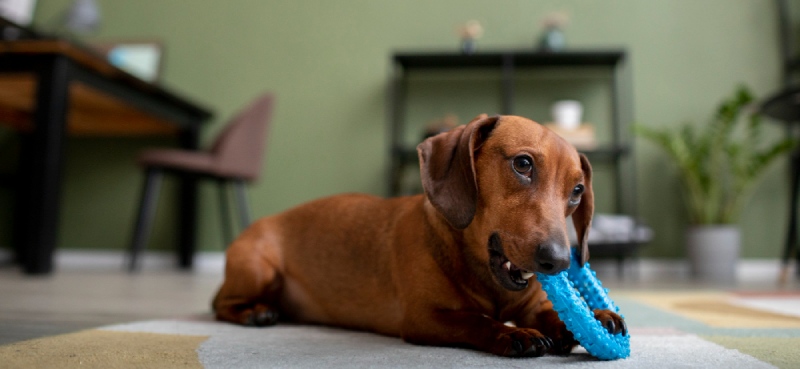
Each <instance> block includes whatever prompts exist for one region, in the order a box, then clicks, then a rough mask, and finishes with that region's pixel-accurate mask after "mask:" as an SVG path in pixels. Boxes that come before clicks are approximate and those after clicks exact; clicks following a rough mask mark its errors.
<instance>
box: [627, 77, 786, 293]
mask: <svg viewBox="0 0 800 369" xmlns="http://www.w3.org/2000/svg"><path fill="white" fill-rule="evenodd" d="M753 102H754V99H753V95H752V94H751V92H750V90H749V89H748V88H747V87H744V86H740V87H738V88H737V90H736V91H735V92H734V93H733V95H731V96H730V97H729V98H727V99H726V100H724V101H723V102H722V103H721V104H720V106H719V107H718V108H717V111H716V113H715V115H714V118H713V119H712V121H711V123H710V124H708V125H703V126H696V125H693V124H688V123H687V124H683V125H681V126H679V127H677V128H672V127H670V128H665V129H655V128H651V127H648V126H645V125H642V124H637V125H636V126H635V132H636V133H637V134H639V135H640V136H642V137H644V138H646V139H647V140H649V141H651V142H653V143H655V144H656V145H657V146H659V147H661V148H662V149H663V150H664V151H666V152H667V154H669V156H670V157H671V158H672V159H673V160H674V162H675V164H676V165H677V167H678V169H679V170H680V173H681V179H682V183H683V186H684V190H685V192H686V196H685V197H684V198H685V199H686V201H687V203H686V207H687V208H688V210H689V220H690V223H691V228H690V229H689V230H688V231H687V247H688V248H690V249H689V250H687V251H688V256H689V258H690V260H689V261H690V264H691V270H692V274H693V276H695V277H696V278H698V279H700V280H704V281H709V282H717V283H732V282H734V281H735V279H736V265H737V263H738V258H739V247H740V246H739V240H740V236H739V232H740V229H739V228H738V226H737V225H736V224H735V223H736V222H737V221H738V218H739V215H740V213H741V211H742V206H743V205H744V202H745V200H746V199H747V198H749V196H750V194H751V191H752V190H753V187H754V185H755V184H756V183H757V181H758V179H759V178H760V177H761V175H762V174H763V173H764V171H765V169H767V167H768V166H769V165H770V164H771V163H773V162H774V161H775V159H777V158H778V157H780V156H781V155H783V154H784V153H787V152H789V151H791V150H792V149H793V148H794V147H795V146H796V144H797V142H796V141H795V140H793V139H789V138H787V139H783V140H780V141H777V142H772V143H769V144H767V145H764V144H763V139H762V135H761V117H760V115H759V113H758V112H757V111H756V110H755V109H753V104H752V103H753ZM742 115H745V116H746V118H747V119H743V118H741V116H742ZM723 228H724V229H725V230H722V229H723Z"/></svg>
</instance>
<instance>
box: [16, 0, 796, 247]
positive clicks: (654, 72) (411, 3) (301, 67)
mask: <svg viewBox="0 0 800 369" xmlns="http://www.w3.org/2000/svg"><path fill="white" fill-rule="evenodd" d="M38 3H39V5H38V8H37V14H36V20H37V23H38V24H39V25H40V26H43V27H48V26H49V25H48V24H47V23H48V22H50V21H51V20H52V19H55V18H56V17H55V16H54V14H55V13H57V12H58V11H60V9H62V8H63V7H64V6H65V5H66V3H67V1H54V0H50V1H39V2H38ZM98 3H99V5H100V7H101V10H102V12H103V28H102V29H101V30H100V32H98V33H96V34H94V35H91V37H88V38H87V40H92V41H94V40H98V41H100V40H116V39H137V40H138V39H157V40H160V41H162V42H163V43H164V45H165V47H166V55H165V60H164V62H165V65H164V73H163V81H164V83H165V85H166V86H168V87H169V88H172V89H174V90H175V91H178V92H180V93H182V94H184V95H186V96H189V97H191V98H192V99H195V100H196V101H198V102H202V103H204V104H205V105H207V106H209V107H210V108H212V109H213V110H214V111H215V112H216V119H215V120H214V122H213V124H211V125H210V126H208V129H207V130H205V132H204V134H203V137H204V142H205V143H208V141H209V140H210V138H211V137H213V136H214V135H215V133H216V132H217V131H218V130H219V129H220V128H221V125H222V122H223V121H224V118H227V117H229V116H230V114H232V113H233V112H234V111H235V110H236V109H237V108H238V107H239V106H241V105H242V104H244V103H245V102H246V101H248V100H249V99H250V98H252V97H254V96H255V95H256V94H258V93H260V92H261V91H265V90H269V91H274V92H275V93H276V94H277V96H278V103H277V106H276V110H275V115H274V126H273V129H272V132H271V133H272V135H271V140H270V142H269V147H268V150H267V160H266V163H265V174H264V176H263V178H262V180H261V181H260V182H259V183H258V184H256V185H255V186H253V187H252V188H251V192H250V197H251V200H252V208H253V210H254V213H255V214H256V215H259V216H260V215H266V214H270V213H274V212H277V211H280V210H283V209H286V208H288V207H290V206H293V205H296V204H298V203H301V202H304V201H307V200H310V199H313V198H316V197H320V196H324V195H328V194H333V193H339V192H350V191H357V192H368V193H375V194H382V193H383V191H384V188H385V184H384V174H385V171H386V169H385V168H386V164H387V155H386V152H387V150H386V135H387V134H386V117H387V113H386V101H387V83H388V80H389V76H390V72H391V65H390V62H389V56H390V54H391V53H392V52H393V51H394V50H416V49H435V50H456V48H457V46H458V40H457V37H456V35H455V32H454V30H455V28H456V26H457V25H458V24H459V23H462V22H464V21H466V20H469V19H478V20H480V21H481V22H482V23H483V24H484V27H485V34H484V36H483V38H482V39H480V41H479V47H480V48H483V49H502V48H526V47H531V46H532V45H533V43H534V39H535V38H536V35H537V34H538V32H539V29H538V27H539V22H540V19H541V18H542V17H543V16H544V15H545V14H546V13H548V12H551V11H556V10H565V11H567V12H568V13H569V14H570V23H569V25H568V27H567V28H566V36H567V39H568V43H569V46H570V47H574V48H603V47H624V48H626V49H627V50H629V52H630V59H631V63H632V64H631V67H632V78H633V90H634V94H633V95H634V96H633V102H634V105H633V113H634V117H635V120H637V121H639V122H643V123H646V124H650V125H654V126H666V125H671V124H675V123H679V122H683V121H694V122H705V121H706V120H707V119H708V118H709V117H710V114H711V112H712V110H713V108H714V107H715V106H716V104H717V102H718V101H719V100H720V99H721V98H722V97H723V96H725V95H726V94H728V93H729V92H730V91H732V90H733V88H734V86H736V85H737V84H739V83H741V82H744V83H747V84H748V85H750V86H751V87H752V88H753V89H754V91H755V92H756V93H757V94H759V95H764V94H766V93H769V92H771V91H773V90H774V89H776V88H777V87H778V86H779V80H780V78H779V77H780V75H779V60H778V41H777V37H778V33H777V20H776V15H775V9H774V4H773V2H772V1H768V0H702V1H697V0H669V1H641V0H605V1H599V0H571V1H529V0H525V1H523V0H503V1H482V0H469V1H463V0H462V1H456V0H448V1H429V0H425V1H423V0H406V1H380V0H339V1H324V0H316V1H301V0H298V1H274V0H272V1H264V0H236V1H216V0H173V1H164V0H137V1H113V0H100V1H98ZM481 86H482V85H481V83H478V84H476V85H474V86H468V85H467V84H464V87H463V88H464V89H474V90H477V91H480V89H481ZM591 88H592V87H589V90H590V92H589V93H590V94H591V93H592V92H591ZM458 96H461V95H458ZM464 96H465V97H464V102H463V103H464V106H465V107H469V106H476V105H474V103H475V101H477V100H480V99H481V98H485V96H483V97H481V94H475V93H472V94H464ZM556 97H558V96H550V98H556ZM475 99H477V100H475ZM442 102H443V103H444V102H445V100H442ZM451 102H452V101H447V103H448V104H449V103H451ZM532 104H535V103H534V102H532ZM423 105H424V104H423ZM535 106H537V105H531V107H535ZM538 106H541V107H543V108H544V107H546V105H544V104H541V102H540V103H539V105H538ZM419 109H420V110H419V111H426V110H425V109H428V110H427V111H433V112H437V113H438V111H437V101H435V100H434V101H428V105H424V106H421V107H420V108H419ZM487 109H490V107H487ZM531 109H533V108H530V109H520V111H525V114H526V115H531V116H534V117H535V118H536V119H546V117H547V112H546V111H541V110H537V111H534V110H531ZM439 110H443V109H439ZM453 110H456V111H458V112H462V111H463V113H460V114H461V115H460V118H461V119H462V121H465V120H467V119H469V118H470V117H471V116H468V114H472V113H474V112H472V111H471V110H470V109H468V108H457V107H456V108H453ZM488 112H489V113H493V112H494V111H488ZM528 112H530V113H528ZM781 132H782V131H781V130H780V129H779V127H778V126H777V125H775V126H772V127H770V135H773V136H776V137H777V136H779V135H780V134H781ZM414 134H415V133H414ZM412 139H413V137H412ZM169 142H170V141H169V140H143V139H142V140H123V139H113V140H108V139H86V138H84V139H73V140H71V141H70V142H69V147H68V155H69V159H68V161H67V165H66V172H65V178H66V187H65V191H64V194H63V200H64V201H63V204H64V205H63V212H62V226H61V233H60V244H61V245H62V247H70V248H104V249H121V248H124V247H125V246H126V245H127V240H128V238H129V235H130V230H131V224H132V219H133V212H134V204H135V202H136V201H137V199H138V192H139V188H140V185H141V183H140V182H141V173H140V172H139V170H138V169H137V168H136V167H135V166H134V165H133V161H134V157H135V155H136V152H137V151H138V150H139V149H140V148H142V147H143V146H150V145H164V144H168V143H169ZM636 150H637V151H636V166H637V172H636V176H637V178H638V180H637V188H638V202H639V209H638V211H639V214H640V216H641V217H643V218H644V219H645V220H646V221H647V222H648V223H649V224H650V225H651V226H652V227H653V228H654V230H655V232H656V239H655V241H654V242H653V243H652V244H650V245H649V246H648V247H647V248H645V249H644V255H645V256H651V257H680V256H682V255H683V246H682V244H683V243H682V238H683V236H682V233H683V228H684V226H685V225H686V220H685V218H686V217H685V216H684V208H683V205H682V203H681V198H680V196H681V194H680V192H679V188H678V178H677V177H676V171H675V170H674V168H673V167H672V166H670V163H669V162H668V161H667V159H666V157H665V156H664V155H663V154H662V153H661V152H659V151H658V150H657V149H656V148H655V147H653V146H651V145H649V144H648V143H646V142H642V141H637V147H636ZM785 165H786V164H785V161H781V162H780V163H779V164H777V165H776V166H775V167H773V168H771V170H770V171H769V173H768V174H767V178H766V179H765V180H764V181H763V182H761V184H760V185H759V186H758V189H757V191H756V194H755V197H754V198H753V199H752V201H750V202H749V203H748V205H747V208H746V211H745V214H744V216H743V218H742V219H741V225H742V227H743V230H744V236H743V237H744V248H745V249H744V256H746V257H777V256H778V255H779V254H780V249H781V247H782V242H783V233H784V229H785V224H784V223H785V222H784V218H785V214H786V213H787V207H786V202H787V201H788V196H787V193H788V190H787V186H786V184H785V182H786V175H785V170H784V169H785ZM604 186H607V185H604ZM173 190H174V183H169V184H168V186H167V195H168V196H171V194H172V193H173ZM215 190H216V187H215V186H213V185H210V184H207V185H204V186H203V187H202V189H201V195H202V203H201V207H200V211H201V216H200V219H201V227H200V234H199V240H200V242H201V247H202V248H203V249H210V250H218V249H221V247H222V246H221V236H220V227H219V217H218V204H217V201H216V200H217V197H216V192H215ZM598 191H600V189H599V190H598ZM605 191H608V189H607V188H606V189H605ZM7 199H8V197H0V201H6V200H7ZM162 200H163V198H162ZM598 201H600V202H603V201H605V203H608V202H609V201H607V199H600V200H598ZM3 207H5V205H3ZM174 210H175V209H174V208H172V207H170V206H169V204H168V202H165V201H162V202H161V207H160V209H159V218H158V219H159V223H158V225H157V227H156V230H155V236H154V240H153V243H151V245H152V246H153V247H158V248H171V246H170V245H172V244H173V243H174V239H175V234H174V232H173V231H172V229H173V228H174V217H173V216H172V215H173V213H174Z"/></svg>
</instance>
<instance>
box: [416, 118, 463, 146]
mask: <svg viewBox="0 0 800 369" xmlns="http://www.w3.org/2000/svg"><path fill="white" fill-rule="evenodd" d="M457 125H458V116H456V115H455V114H447V115H445V116H444V117H442V118H437V119H434V120H431V121H429V122H428V123H427V124H426V125H425V131H424V132H423V134H422V140H423V141H424V140H425V139H426V138H428V137H432V136H436V135H438V134H439V133H442V132H447V131H449V130H451V129H453V128H455V127H456V126H457Z"/></svg>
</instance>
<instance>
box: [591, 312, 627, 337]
mask: <svg viewBox="0 0 800 369" xmlns="http://www.w3.org/2000/svg"><path fill="white" fill-rule="evenodd" d="M594 318H595V319H597V320H599V321H600V324H602V325H603V327H605V328H606V330H607V331H608V333H611V334H617V333H622V334H623V335H625V334H628V325H627V324H625V319H622V317H621V316H619V314H617V313H615V312H613V311H611V310H600V309H597V310H595V311H594Z"/></svg>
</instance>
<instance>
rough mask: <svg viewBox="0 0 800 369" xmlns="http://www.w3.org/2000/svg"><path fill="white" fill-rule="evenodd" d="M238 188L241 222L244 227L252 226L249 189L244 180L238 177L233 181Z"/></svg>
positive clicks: (237, 198) (237, 199) (237, 195)
mask: <svg viewBox="0 0 800 369" xmlns="http://www.w3.org/2000/svg"><path fill="white" fill-rule="evenodd" d="M233 184H234V187H235V188H236V201H237V202H238V203H239V204H238V206H239V222H240V223H241V225H242V228H247V227H249V226H250V207H249V206H248V204H247V191H246V185H245V182H244V180H241V179H237V180H234V181H233Z"/></svg>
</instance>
